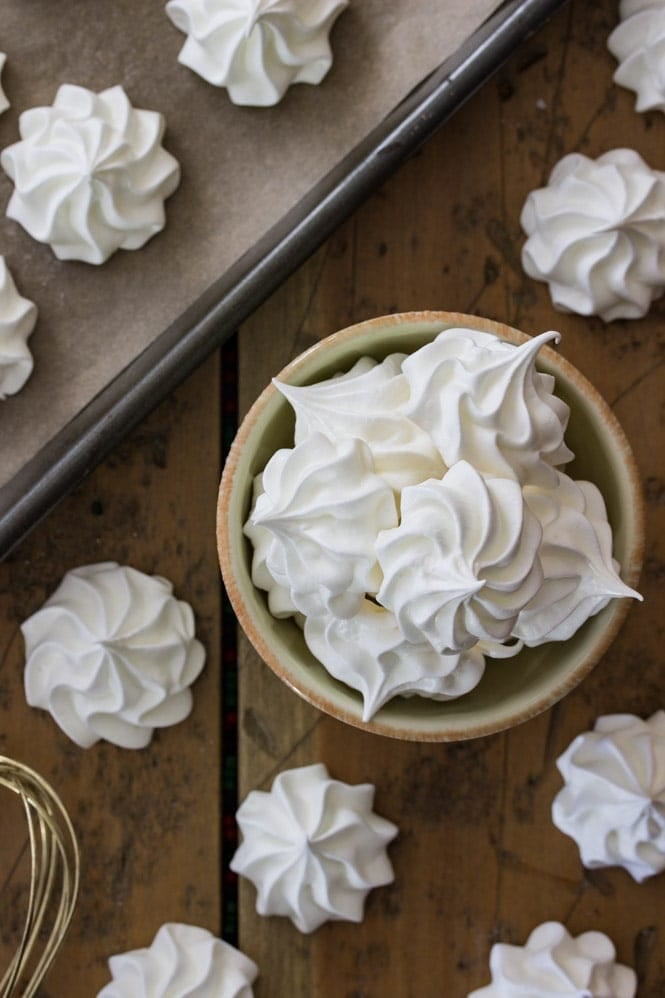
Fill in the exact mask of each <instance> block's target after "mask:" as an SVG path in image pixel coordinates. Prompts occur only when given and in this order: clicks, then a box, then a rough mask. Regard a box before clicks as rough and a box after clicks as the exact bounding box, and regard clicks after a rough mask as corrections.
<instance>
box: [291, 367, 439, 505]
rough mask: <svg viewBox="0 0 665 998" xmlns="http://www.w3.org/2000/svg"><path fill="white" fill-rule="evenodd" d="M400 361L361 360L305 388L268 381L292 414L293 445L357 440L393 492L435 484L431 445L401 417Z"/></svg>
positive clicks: (405, 391)
mask: <svg viewBox="0 0 665 998" xmlns="http://www.w3.org/2000/svg"><path fill="white" fill-rule="evenodd" d="M404 356H405V355H404V354H391V355H390V356H389V357H386V359H385V360H384V361H382V363H380V364H377V363H376V362H374V361H372V360H370V359H369V358H367V357H364V358H361V359H360V360H359V361H358V362H357V363H356V364H355V365H354V366H353V367H352V368H351V370H350V371H348V372H347V373H346V374H343V375H338V376H337V377H335V378H331V379H329V380H328V381H319V382H317V384H315V385H309V386H307V387H300V386H295V385H287V384H283V383H282V382H279V381H277V380H274V381H273V384H274V385H275V387H276V388H277V389H278V390H279V391H280V392H281V394H282V395H283V396H284V397H285V398H286V399H287V400H288V402H289V403H290V404H291V406H292V407H293V410H294V412H295V414H296V428H295V443H296V445H297V444H298V443H300V442H301V441H303V440H305V439H306V438H307V437H308V436H309V435H310V434H311V433H314V432H319V433H324V434H325V435H326V436H328V437H330V439H331V440H342V439H346V438H348V437H360V438H361V439H362V440H364V441H365V443H366V444H367V446H368V447H369V449H370V452H371V454H372V459H373V461H374V470H375V471H376V473H377V475H380V476H381V477H382V478H385V480H386V481H387V482H388V483H389V484H390V486H391V487H392V488H393V489H394V490H395V491H396V492H399V491H401V489H403V488H404V487H405V486H407V485H414V484H415V483H416V482H422V481H424V480H425V479H426V478H440V477H441V475H443V473H444V472H445V470H446V467H445V465H444V463H443V459H442V458H441V455H440V454H439V452H438V451H437V449H436V447H435V446H434V442H433V441H432V439H431V437H430V436H429V434H428V433H426V432H425V430H423V429H422V428H421V427H420V426H418V425H417V423H415V422H413V420H411V419H409V417H408V416H406V415H405V414H404V412H403V411H401V410H402V408H403V406H404V405H405V404H406V402H408V399H409V394H410V393H409V384H408V382H407V380H406V378H405V376H404V374H403V373H402V370H401V366H402V361H403V360H404Z"/></svg>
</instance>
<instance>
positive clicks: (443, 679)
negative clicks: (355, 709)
mask: <svg viewBox="0 0 665 998" xmlns="http://www.w3.org/2000/svg"><path fill="white" fill-rule="evenodd" d="M304 630H305V641H306V642H307V645H308V647H309V649H310V651H311V652H312V654H313V655H315V656H316V658H317V659H318V660H319V661H320V662H321V663H322V664H323V666H324V667H325V668H326V669H327V670H328V672H329V673H330V674H331V675H332V676H334V677H335V678H336V679H339V680H340V681H341V682H343V683H346V684H347V686H350V687H351V688H352V689H356V690H358V691H359V692H360V693H361V694H362V697H363V715H362V716H363V721H369V720H371V718H372V717H373V716H374V714H375V713H376V712H377V710H379V708H380V707H382V706H383V704H384V703H387V701H388V700H391V699H392V698H393V697H395V696H413V695H418V696H425V697H429V698H430V699H432V700H452V699H453V698H455V697H459V696H462V695H463V694H464V693H468V692H469V691H470V690H472V689H473V688H474V687H475V686H477V685H478V683H479V682H480V680H481V678H482V676H483V673H484V671H485V657H484V655H483V653H482V651H481V646H480V644H476V645H475V646H474V647H473V648H471V649H469V651H463V652H453V653H450V654H440V653H439V652H437V651H435V650H434V649H433V648H432V646H431V644H430V643H429V642H428V641H420V642H419V643H418V644H412V643H411V642H410V641H407V640H406V639H405V637H404V635H403V634H402V631H401V630H400V627H399V625H398V623H397V620H396V618H395V616H394V614H392V613H391V612H390V611H389V610H386V609H384V608H383V607H381V606H377V605H376V603H373V602H372V601H370V600H365V602H364V603H363V605H362V606H361V608H360V610H359V611H358V613H357V614H356V615H355V617H352V618H351V619H350V620H340V619H339V618H338V617H333V616H332V615H328V616H327V617H307V618H306V619H305V624H304Z"/></svg>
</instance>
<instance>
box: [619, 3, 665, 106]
mask: <svg viewBox="0 0 665 998" xmlns="http://www.w3.org/2000/svg"><path fill="white" fill-rule="evenodd" d="M619 13H620V16H621V22H620V23H619V24H618V25H617V27H616V28H615V29H614V31H613V32H612V34H611V35H610V36H609V38H608V39H607V47H608V48H609V50H610V52H611V53H612V55H613V56H614V57H615V58H616V59H617V61H618V62H619V66H618V68H617V70H616V72H615V73H614V82H615V83H618V84H619V85H620V86H622V87H627V89H628V90H634V91H635V93H636V94H637V100H636V102H635V110H636V111H652V110H659V111H665V2H663V0H621V4H620V6H619Z"/></svg>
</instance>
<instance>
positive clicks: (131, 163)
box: [0, 84, 180, 264]
mask: <svg viewBox="0 0 665 998" xmlns="http://www.w3.org/2000/svg"><path fill="white" fill-rule="evenodd" d="M164 129H165V123H164V118H163V117H162V115H161V114H159V113H158V112H156V111H145V110H142V109H135V108H133V107H132V105H131V104H130V102H129V99H128V98H127V95H126V94H125V91H124V90H123V88H122V87H120V86H116V87H111V88H110V89H108V90H104V91H102V92H101V93H99V94H95V93H93V92H92V91H91V90H86V89H85V87H77V86H72V85H71V84H63V85H62V86H61V87H60V88H59V90H58V92H57V94H56V97H55V100H54V102H53V105H52V106H51V107H36V108H31V109H30V110H28V111H24V112H23V114H22V115H21V116H20V118H19V131H20V134H21V141H20V142H15V143H14V144H13V145H11V146H7V148H5V149H4V150H3V151H2V154H1V155H0V164H1V165H2V168H3V169H4V171H5V173H7V174H8V175H9V177H10V178H11V180H12V181H13V182H14V193H13V194H12V196H11V199H10V201H9V205H8V207H7V215H8V216H9V217H10V218H13V219H15V220H16V221H17V222H19V223H20V224H21V225H22V226H23V228H24V229H25V230H26V231H27V232H28V233H29V234H30V235H31V236H32V237H33V238H34V239H37V240H38V241H39V242H43V243H49V244H50V246H51V249H52V250H53V252H54V253H55V255H56V256H57V257H58V259H60V260H83V261H84V262H86V263H95V264H100V263H104V262H105V261H106V260H108V258H109V257H110V256H111V255H112V254H113V253H115V251H116V250H118V249H139V248H140V247H141V246H143V245H144V244H145V243H147V242H148V240H149V239H151V238H152V236H154V235H156V233H158V232H160V231H161V230H162V229H163V228H164V225H165V222H166V216H165V212H164V199H165V198H167V197H169V196H170V195H171V194H173V192H174V191H175V189H176V187H177V186H178V183H179V181H180V167H179V166H178V163H177V161H176V160H175V159H174V157H173V156H171V154H170V153H168V152H167V151H166V150H165V149H164V148H163V146H162V144H161V142H162V137H163V134H164Z"/></svg>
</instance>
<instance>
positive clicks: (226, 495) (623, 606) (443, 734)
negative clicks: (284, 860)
mask: <svg viewBox="0 0 665 998" xmlns="http://www.w3.org/2000/svg"><path fill="white" fill-rule="evenodd" d="M405 322H412V323H420V322H424V323H431V324H432V325H435V326H436V325H446V326H456V325H459V326H462V327H464V326H470V327H471V328H474V329H480V330H482V331H485V332H490V333H493V334H495V335H497V336H500V337H501V338H503V339H505V340H508V341H509V342H512V343H523V342H525V341H526V340H528V339H530V338H531V337H529V336H528V335H527V334H526V333H523V332H521V331H520V330H517V329H514V328H513V327H511V326H508V325H506V324H504V323H501V322H497V321H494V320H491V319H485V318H481V317H479V316H475V315H467V314H464V313H461V312H444V311H436V310H423V311H418V312H402V313H393V314H390V315H386V316H377V317H376V318H372V319H368V320H366V321H364V322H359V323H356V324H355V325H352V326H348V327H346V328H345V329H342V330H340V331H338V332H336V333H333V334H332V335H330V336H328V337H326V338H325V339H323V340H321V341H320V342H319V343H317V344H315V345H314V346H312V347H310V348H309V349H308V350H306V351H304V352H303V353H301V354H300V355H299V356H298V357H296V358H295V359H294V360H292V361H291V362H290V363H289V364H287V365H286V367H284V368H283V369H282V370H281V371H280V372H279V373H278V374H277V375H276V378H278V379H279V380H284V381H286V380H290V379H291V378H293V376H294V375H297V373H298V372H299V371H300V370H301V369H302V367H303V366H305V367H306V366H307V364H308V360H309V358H310V356H311V355H312V354H313V353H317V352H318V351H319V350H320V347H321V345H322V344H329V343H333V342H335V343H338V342H342V343H343V342H344V341H346V340H350V339H353V338H355V336H356V335H357V334H358V333H359V332H361V331H365V330H367V331H369V330H371V329H372V328H373V327H379V328H385V327H387V326H388V327H389V326H391V325H395V326H397V325H401V324H403V323H405ZM539 356H541V357H542V358H543V360H544V361H545V362H546V363H547V362H549V364H548V366H551V367H554V368H559V370H561V372H562V373H563V374H564V375H565V377H566V378H567V379H568V380H569V381H570V382H571V384H573V386H574V387H575V388H576V389H577V390H578V391H579V393H580V394H581V395H583V396H585V397H587V398H591V399H592V401H593V404H594V406H595V409H596V411H600V413H601V417H602V422H603V423H604V425H605V426H606V428H607V429H608V430H609V432H610V435H611V436H612V438H613V441H614V443H615V444H616V446H617V449H618V450H619V451H620V453H621V455H622V458H623V465H624V467H625V469H626V473H627V482H626V485H627V488H628V491H629V493H630V495H631V499H632V508H633V514H634V521H633V529H632V530H631V532H630V534H629V535H628V537H627V542H626V553H625V557H624V558H623V559H622V563H621V567H622V579H623V581H624V582H625V583H626V584H627V585H629V586H631V587H633V588H634V587H635V586H636V585H637V582H638V580H639V575H640V571H641V567H642V562H643V556H644V544H645V526H644V521H645V512H644V499H643V495H642V490H641V485H640V476H639V471H638V468H637V464H636V461H635V458H634V455H633V452H632V450H631V448H630V444H629V443H628V440H627V438H626V435H625V433H624V431H623V429H622V427H621V425H620V423H619V422H618V420H617V418H616V416H615V415H614V413H613V412H612V410H611V409H610V407H609V405H608V404H607V402H606V401H605V400H604V399H603V397H602V396H601V395H600V393H599V392H598V391H597V390H596V389H595V388H594V387H593V385H592V384H591V383H590V382H589V381H588V380H587V378H585V377H584V375H582V374H581V373H580V372H579V371H578V370H577V368H575V367H574V366H573V365H572V364H571V363H570V362H569V361H567V360H566V359H565V358H564V357H562V356H561V355H560V354H558V353H556V352H555V351H554V350H552V349H551V348H550V347H543V348H542V349H541V351H540V353H539ZM276 393H277V389H276V388H275V387H274V386H273V385H272V384H269V385H268V386H267V387H266V388H265V389H264V390H263V392H262V393H261V394H260V395H259V396H258V398H257V399H256V401H255V402H254V403H253V405H252V406H251V408H250V409H249V411H248V413H247V415H246V416H245V417H244V419H243V420H242V421H241V424H240V426H239V428H238V432H237V434H236V437H235V439H234V441H233V443H232V445H231V448H230V450H229V454H228V457H227V460H226V462H225V466H224V470H223V474H222V479H221V482H220V488H219V496H218V503H217V517H216V532H217V546H218V554H219V563H220V568H221V572H222V576H223V579H224V584H225V587H226V591H227V594H228V597H229V600H230V602H231V605H232V607H233V610H234V612H235V615H236V617H237V620H238V623H239V624H240V626H241V627H242V629H243V631H244V632H245V634H246V636H247V637H248V639H249V641H250V642H251V644H252V645H253V647H254V649H255V651H256V652H257V654H258V655H259V656H260V657H261V659H262V660H263V661H264V662H265V663H266V664H267V665H268V666H269V667H270V669H271V670H272V671H273V672H274V673H275V674H276V675H277V676H279V678H280V679H281V680H282V681H283V682H284V683H286V685H287V686H289V687H291V689H292V690H294V691H295V692H296V693H297V694H298V695H299V696H301V697H302V698H303V699H305V700H306V701H308V702H309V703H311V704H312V705H313V706H315V707H317V708H318V709H319V710H321V711H323V712H324V713H326V714H329V715H331V716H333V717H335V718H337V719H338V720H340V721H344V722H345V723H347V724H350V725H352V726H353V727H357V728H360V729H361V730H363V731H368V732H372V733H374V734H378V735H383V736H387V737H391V738H397V739H400V740H405V741H419V742H452V741H462V740H468V739H471V738H478V737H482V736H486V735H490V734H495V733H497V732H500V731H504V730H506V729H508V728H511V727H514V726H516V725H518V724H521V723H523V722H525V721H527V720H529V719H531V718H532V717H535V716H536V715H538V714H540V713H542V712H543V711H545V710H547V709H548V708H549V707H551V706H552V705H553V704H555V703H556V702H558V701H559V700H561V699H562V698H563V697H564V696H565V695H566V694H567V693H569V692H570V691H571V690H572V689H574V688H575V687H576V686H577V685H578V684H579V683H580V682H581V681H582V680H583V679H584V678H585V677H586V676H587V675H588V674H589V673H590V672H591V670H592V669H593V668H594V666H595V665H597V663H598V662H599V661H600V659H601V658H602V657H603V655H604V654H605V652H606V651H607V649H608V647H609V646H610V645H611V643H612V642H613V641H614V639H615V638H616V635H617V633H618V632H619V630H620V628H621V625H622V624H623V622H624V620H625V618H626V616H627V614H628V612H629V610H630V607H631V602H630V601H629V600H628V599H617V600H614V601H613V603H612V604H611V605H610V607H608V608H607V610H609V611H610V612H609V614H608V615H607V625H606V628H605V630H604V632H603V634H602V635H601V636H600V637H599V639H598V640H597V641H596V643H595V645H594V648H593V653H592V654H591V655H590V656H588V657H587V658H586V659H585V660H584V661H583V662H582V663H581V664H580V665H579V666H578V668H577V669H575V670H574V671H572V672H571V673H570V674H569V675H568V676H566V678H565V680H564V681H562V682H560V683H559V684H558V685H557V686H555V687H553V688H552V689H551V690H549V691H548V693H547V695H544V696H540V697H538V698H537V699H534V700H533V702H531V703H529V704H528V705H527V706H525V707H524V708H523V709H521V710H517V711H515V713H513V714H511V715H510V716H506V717H505V718H504V719H503V720H502V721H501V722H499V723H497V722H496V721H488V722H478V723H476V724H472V723H469V722H465V723H464V727H463V729H462V728H459V729H456V728H455V725H454V724H453V725H451V727H450V729H449V730H442V731H441V730H427V729H425V730H418V729H412V730H409V729H406V728H401V727H400V728H396V727H393V726H392V725H390V724H387V723H383V722H382V721H381V719H380V714H381V711H379V712H378V713H377V714H376V715H375V716H374V718H373V719H372V720H370V721H368V722H363V721H362V719H361V718H360V717H357V716H355V715H354V714H352V713H350V712H348V711H346V710H344V709H343V708H341V707H339V706H338V705H337V704H333V703H331V702H330V701H329V700H328V699H327V698H326V697H325V696H324V695H318V694H317V693H316V692H315V691H312V690H311V689H302V688H300V687H299V686H298V685H296V684H294V683H293V681H292V679H291V677H290V675H289V674H288V672H287V671H286V670H285V669H284V668H283V666H282V664H281V662H280V661H279V659H278V657H277V655H276V654H275V653H274V651H273V650H272V648H271V647H270V645H269V644H268V642H266V641H265V640H264V638H263V636H262V635H261V633H260V632H259V631H258V630H257V629H256V627H255V626H254V623H253V621H252V620H251V617H250V616H249V614H248V612H247V610H246V607H245V603H244V600H243V597H242V594H241V592H240V588H239V586H238V584H237V581H236V578H237V570H242V566H241V565H236V563H235V558H234V549H233V545H232V543H231V538H230V535H229V526H230V516H229V505H230V502H231V497H232V494H233V490H232V488H230V487H229V483H230V482H232V480H233V478H234V473H235V470H236V468H237V465H238V461H239V460H240V457H241V455H242V453H243V448H244V446H245V444H246V441H247V438H248V436H249V434H250V433H251V430H252V428H253V426H254V424H255V422H256V420H257V419H258V417H259V416H260V414H261V413H262V412H263V410H264V409H265V407H266V405H268V403H269V402H270V400H271V399H272V397H273V396H274V395H275V394H276ZM294 626H295V625H294Z"/></svg>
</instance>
